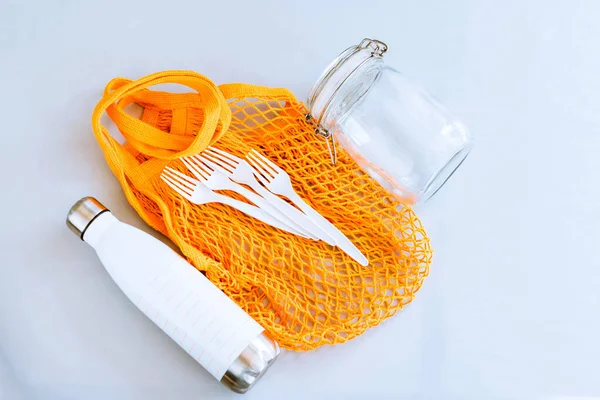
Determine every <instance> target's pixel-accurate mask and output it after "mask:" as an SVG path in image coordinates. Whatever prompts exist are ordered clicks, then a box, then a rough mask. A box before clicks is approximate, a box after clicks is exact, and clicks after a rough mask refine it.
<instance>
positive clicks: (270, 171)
mask: <svg viewBox="0 0 600 400" xmlns="http://www.w3.org/2000/svg"><path fill="white" fill-rule="evenodd" d="M253 151H254V150H253ZM257 154H258V153H257ZM259 155H260V154H259ZM248 157H249V158H252V159H253V160H254V162H256V164H257V165H260V166H261V168H262V169H263V170H264V171H265V172H267V173H268V174H269V175H271V177H275V176H276V175H277V174H278V172H277V170H273V169H272V168H270V167H269V166H268V165H267V164H265V163H264V162H263V161H261V159H260V158H258V157H257V156H256V155H255V154H254V153H248Z"/></svg>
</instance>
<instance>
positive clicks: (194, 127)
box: [94, 72, 431, 351]
mask: <svg viewBox="0 0 600 400" xmlns="http://www.w3.org/2000/svg"><path fill="white" fill-rule="evenodd" d="M181 73H182V72H179V74H181ZM162 74H165V73H162ZM186 74H195V73H187V72H186ZM162 76H164V75H161V74H156V75H155V76H154V80H153V79H147V80H146V81H145V82H143V83H144V84H145V86H149V85H150V84H156V83H162V81H159V82H157V79H158V78H159V77H162ZM169 81H170V82H172V81H175V82H178V81H179V80H177V79H170V80H169ZM146 83H147V84H146ZM135 84H136V82H133V81H129V80H123V79H120V80H118V81H116V82H111V84H109V87H107V91H106V92H105V96H104V99H103V101H101V103H100V104H99V107H97V109H96V111H95V117H94V118H96V117H98V122H97V123H96V122H94V128H95V132H96V135H97V137H98V139H99V143H100V145H101V147H102V148H103V150H104V152H105V155H106V158H107V161H108V163H109V165H110V166H111V169H112V170H113V172H114V173H115V175H116V176H117V177H118V178H119V180H120V182H121V184H122V186H123V188H124V190H125V193H126V194H127V197H128V200H129V201H130V202H131V203H132V205H133V206H134V207H135V208H136V210H137V211H138V213H139V214H140V215H141V216H142V218H143V219H144V220H145V221H146V222H147V223H149V224H150V225H151V226H152V227H153V228H155V229H157V230H159V231H160V232H162V233H163V234H165V235H166V236H168V237H169V238H171V239H172V240H173V242H174V243H176V244H177V245H178V246H179V248H180V249H181V251H182V253H183V254H184V255H185V256H186V257H187V259H188V260H189V261H190V262H191V263H192V264H193V265H194V266H195V267H196V268H197V269H199V270H200V271H203V272H204V273H205V274H206V276H207V277H208V279H210V280H211V281H212V282H213V283H214V284H215V285H216V286H217V287H219V288H220V289H221V290H223V291H224V292H225V293H226V294H227V295H228V296H229V297H230V298H231V299H233V300H234V301H235V302H236V303H237V304H238V305H239V306H240V307H242V308H243V309H244V310H245V311H246V312H248V313H249V314H250V315H251V316H252V317H253V318H254V319H255V320H256V321H257V322H258V323H260V324H261V325H262V326H263V327H264V328H265V329H266V330H267V332H269V334H270V335H271V336H273V337H274V338H275V339H276V340H277V341H278V342H279V344H280V345H281V346H282V347H283V348H286V349H290V350H297V351H305V350H311V349H315V348H317V347H319V346H322V345H324V344H337V343H342V342H345V341H347V340H350V339H352V338H354V337H356V336H357V335H360V334H361V333H363V332H364V331H365V330H366V329H368V328H370V327H372V326H375V325H377V324H379V323H380V322H381V321H383V320H385V319H387V318H389V317H391V316H392V315H394V314H395V313H396V312H397V311H399V310H401V309H402V308H403V307H404V306H405V305H406V304H408V303H409V302H410V301H411V300H412V299H413V297H414V295H415V292H416V291H417V290H419V288H420V287H421V285H422V283H423V280H424V278H425V277H426V276H427V274H428V272H429V265H430V262H431V250H430V246H429V239H428V238H427V236H426V233H425V231H424V229H423V227H422V225H421V223H420V221H419V219H418V218H417V216H416V215H415V213H414V212H413V210H412V209H411V208H410V207H408V206H405V205H402V204H400V203H398V201H397V200H396V199H395V198H394V197H392V196H391V195H389V194H388V193H387V192H386V191H385V190H384V189H383V188H382V187H380V186H379V185H378V184H377V183H376V182H374V181H373V180H371V179H370V178H369V176H368V175H366V174H365V173H364V172H363V171H362V170H361V169H360V168H359V167H358V166H357V165H356V163H355V162H354V161H353V160H352V159H351V158H350V157H349V156H348V154H347V153H346V152H345V151H343V150H342V149H338V160H337V163H336V164H335V165H332V164H331V161H330V158H329V153H328V150H327V146H326V143H325V142H324V140H323V139H321V138H319V137H317V136H316V135H315V134H314V127H313V126H312V125H311V123H310V122H307V121H306V118H305V115H306V113H307V111H306V109H305V108H304V105H303V104H302V103H300V102H298V101H297V100H296V99H295V97H294V96H293V95H292V94H291V93H290V92H288V91H286V90H283V89H269V88H264V87H256V86H252V85H243V84H234V85H223V86H220V87H218V88H217V87H215V88H216V89H217V90H218V92H219V93H220V94H221V95H222V99H223V100H224V101H221V102H220V104H221V106H222V107H228V109H229V110H230V114H229V115H227V112H225V111H223V110H221V114H222V115H225V117H223V118H222V119H221V120H219V121H220V122H219V123H218V124H217V125H216V126H218V127H220V130H221V131H222V132H220V133H219V134H218V135H215V136H213V137H212V138H211V139H210V140H208V141H207V143H206V144H210V143H212V145H214V146H216V147H218V148H220V149H222V150H225V151H227V152H230V153H232V154H234V155H237V156H238V157H244V156H245V154H246V153H247V152H248V151H249V150H251V149H256V150H258V151H259V152H260V153H262V154H264V155H265V156H267V157H268V158H269V159H271V160H272V161H273V162H275V163H276V164H277V165H279V166H280V167H281V168H283V169H284V170H285V171H286V172H287V173H288V174H289V176H290V178H291V180H292V185H293V187H294V189H295V190H296V192H297V193H298V194H299V195H300V196H301V197H302V198H304V199H305V200H306V201H307V203H309V205H311V206H312V207H313V208H314V209H315V210H317V211H318V212H319V213H320V214H321V215H323V216H324V217H325V218H327V219H328V220H329V221H331V222H332V223H333V224H335V226H336V227H337V228H338V229H340V230H341V231H342V232H343V233H344V234H345V235H346V236H347V237H348V238H349V239H350V240H351V241H352V242H353V243H354V244H355V245H356V246H357V247H358V248H359V249H360V250H361V251H362V252H363V254H365V256H366V257H367V258H368V259H369V262H370V264H369V266H367V267H362V266H361V265H359V264H358V263H356V262H354V261H353V260H352V259H351V258H350V257H348V256H347V255H346V254H345V253H344V252H343V251H341V250H340V249H338V248H337V247H331V246H329V245H327V244H326V243H324V242H322V241H312V240H308V239H304V238H301V237H298V236H294V235H291V234H288V233H286V232H283V231H280V230H278V229H275V228H272V227H270V226H268V225H266V224H264V223H262V222H260V221H258V220H255V219H253V218H251V217H249V216H247V215H245V214H243V213H241V212H239V211H237V210H235V209H232V208H230V207H227V206H225V205H221V204H206V205H201V206H199V205H194V204H192V203H190V202H189V201H187V200H185V199H184V198H182V197H181V196H180V195H178V194H177V193H175V192H174V191H172V190H171V189H170V188H169V187H168V186H167V185H166V184H164V183H163V182H162V181H161V180H160V178H159V176H160V172H161V170H162V168H164V166H166V165H169V166H171V167H173V168H175V169H178V170H179V171H181V172H184V173H187V171H186V169H185V167H184V166H183V164H182V163H181V162H180V161H178V160H177V157H176V156H175V155H179V154H185V155H189V154H192V153H194V152H196V153H197V151H195V150H194V151H192V150H190V151H189V152H188V153H187V154H186V153H185V152H186V151H187V149H188V148H187V147H185V146H190V142H189V141H188V142H186V141H185V140H183V139H185V138H188V139H190V140H193V139H194V138H195V136H196V135H198V134H200V133H199V132H202V131H203V129H204V128H206V126H207V121H209V120H210V118H212V117H213V116H212V114H211V111H210V110H208V111H207V108H204V107H203V104H204V102H209V101H212V99H210V98H207V97H205V95H204V93H203V92H202V91H199V92H198V93H183V94H182V93H167V92H158V91H150V90H147V89H145V88H143V89H140V86H139V85H138V86H136V85H135ZM189 86H191V85H189ZM192 87H193V86H192ZM194 89H196V87H194ZM196 90H198V89H196ZM133 102H135V103H138V104H140V105H141V106H142V107H144V113H143V116H142V118H141V120H138V121H136V124H134V125H132V124H129V123H126V122H124V121H125V120H124V119H123V118H122V117H123V114H119V112H118V110H122V108H124V107H125V106H126V105H127V104H129V103H133ZM105 109H106V110H107V111H108V114H109V116H111V118H112V119H113V121H114V122H115V124H116V125H117V126H118V127H119V129H120V130H121V132H122V133H123V135H124V136H125V137H126V138H128V139H132V140H128V143H126V144H125V145H124V146H121V145H120V144H118V143H117V142H116V141H115V140H113V139H112V138H111V137H110V136H109V134H108V131H107V130H106V129H105V128H104V127H102V126H101V125H99V114H102V112H103V111H104V110H105ZM213 114H214V113H213ZM227 118H229V120H227ZM94 121H96V120H94ZM127 121H129V120H127ZM150 127H152V128H154V129H157V130H158V131H160V132H161V134H162V133H165V134H167V135H166V136H165V137H167V138H168V137H169V136H168V135H176V137H177V138H183V139H182V143H183V145H180V144H178V143H175V144H173V146H171V147H170V148H169V144H170V142H168V141H167V146H166V148H168V149H169V150H173V151H177V150H183V151H182V152H181V153H177V154H173V155H169V156H168V157H156V156H153V155H152V154H147V153H148V152H150V151H148V150H147V149H148V146H146V144H147V143H149V142H151V143H152V144H154V145H156V146H155V147H157V148H158V147H161V146H162V147H164V146H165V144H164V143H162V142H161V144H160V145H159V143H158V142H156V143H155V142H153V139H152V138H151V136H152V135H150V133H151V129H149V128H150ZM152 132H156V131H152ZM140 142H143V143H146V144H144V145H140ZM206 144H205V145H204V147H206ZM178 146H179V147H178ZM190 147H191V146H190ZM161 154H162V153H161ZM226 194H228V195H231V196H232V197H236V195H235V194H232V193H226ZM238 198H239V197H238Z"/></svg>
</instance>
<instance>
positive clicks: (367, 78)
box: [306, 38, 388, 137]
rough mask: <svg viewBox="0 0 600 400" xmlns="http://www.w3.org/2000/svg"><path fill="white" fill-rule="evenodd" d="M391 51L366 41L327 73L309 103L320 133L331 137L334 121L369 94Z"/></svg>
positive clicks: (368, 40) (316, 87)
mask: <svg viewBox="0 0 600 400" xmlns="http://www.w3.org/2000/svg"><path fill="white" fill-rule="evenodd" d="M387 49H388V47H387V45H386V44H385V43H383V42H381V41H379V40H374V39H368V38H365V39H363V40H362V41H361V42H360V43H359V44H358V45H355V46H351V47H349V48H347V49H346V50H344V51H343V52H342V53H341V54H340V55H339V56H338V57H337V58H336V59H335V60H333V62H332V63H331V64H329V66H328V67H327V68H326V69H325V70H324V71H323V73H322V74H321V76H320V77H319V79H318V80H317V82H316V83H315V84H314V86H313V87H312V88H311V90H310V92H309V94H308V100H307V102H306V105H307V107H308V110H309V112H310V114H309V115H308V117H309V118H312V119H313V120H314V122H315V123H316V124H317V127H318V130H319V132H317V133H319V134H321V136H325V137H328V136H329V134H328V132H327V131H328V129H329V128H330V122H331V120H334V119H338V118H340V117H342V116H343V115H344V114H345V113H346V112H348V111H349V109H350V108H351V107H352V105H353V104H355V103H356V101H357V100H358V99H360V98H361V97H362V96H363V95H364V94H365V93H366V92H367V91H368V90H369V88H370V87H371V85H372V84H373V83H374V82H375V80H376V79H377V77H378V76H379V72H380V70H381V67H382V66H383V61H382V57H383V54H384V53H385V52H386V51H387ZM332 116H334V117H335V118H331V117H332Z"/></svg>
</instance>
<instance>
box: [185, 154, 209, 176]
mask: <svg viewBox="0 0 600 400" xmlns="http://www.w3.org/2000/svg"><path fill="white" fill-rule="evenodd" d="M181 162H182V163H183V164H184V165H185V166H186V167H187V169H189V170H190V172H191V173H192V174H194V176H195V177H196V178H198V179H199V180H201V181H205V180H207V179H208V175H209V174H208V173H207V172H206V171H205V170H204V169H202V168H200V163H199V162H197V161H196V160H194V159H192V158H188V157H183V158H181Z"/></svg>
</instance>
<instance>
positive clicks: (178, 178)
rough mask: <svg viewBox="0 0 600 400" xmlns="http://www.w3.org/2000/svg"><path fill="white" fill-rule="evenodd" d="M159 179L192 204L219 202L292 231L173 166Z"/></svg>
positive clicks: (266, 215)
mask: <svg viewBox="0 0 600 400" xmlns="http://www.w3.org/2000/svg"><path fill="white" fill-rule="evenodd" d="M160 177H161V179H162V180H163V181H164V182H165V183H166V184H167V185H169V187H170V188H171V189H173V190H174V191H175V192H177V193H179V194H180V195H181V196H182V197H184V198H185V199H187V200H188V201H190V202H192V203H194V204H199V205H201V204H209V203H221V204H225V205H228V206H230V207H233V208H235V209H237V210H240V211H241V212H243V213H245V214H248V215H249V216H251V217H253V218H256V219H257V220H259V221H262V222H264V223H265V224H268V225H271V226H273V227H275V228H279V229H281V230H284V231H286V232H289V233H294V234H295V232H292V231H291V230H290V228H289V227H288V226H287V225H285V224H283V223H282V222H280V221H279V220H278V219H276V218H273V217H271V216H270V215H269V214H267V213H266V212H264V211H263V210H261V209H260V208H258V207H256V206H253V205H251V204H248V203H244V202H243V201H239V200H236V199H232V198H231V197H227V196H224V195H222V194H219V193H215V192H213V191H212V190H211V189H209V188H208V187H206V186H205V185H203V184H202V182H200V181H199V180H197V179H194V178H191V177H189V176H187V175H185V174H182V173H181V172H179V171H176V170H174V169H173V168H170V167H166V168H165V169H164V170H163V172H162V174H161V176H160Z"/></svg>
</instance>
